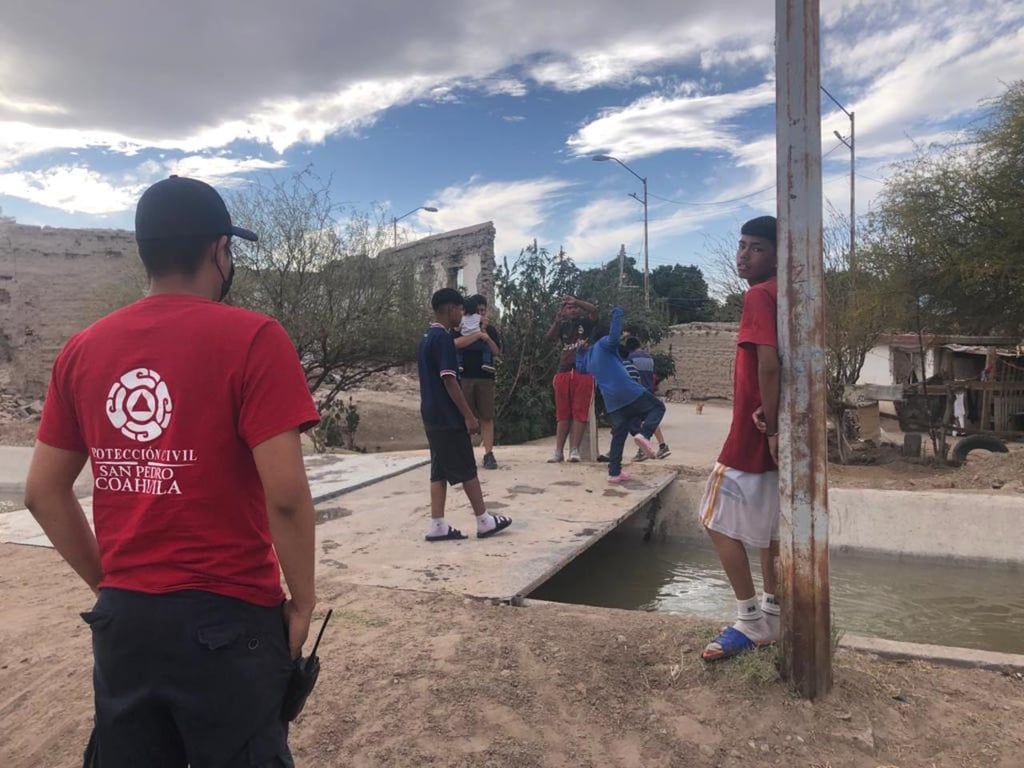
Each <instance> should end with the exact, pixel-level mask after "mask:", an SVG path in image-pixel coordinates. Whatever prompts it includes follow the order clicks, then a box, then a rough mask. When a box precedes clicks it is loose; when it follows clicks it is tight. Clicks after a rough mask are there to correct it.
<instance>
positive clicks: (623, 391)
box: [576, 307, 665, 483]
mask: <svg viewBox="0 0 1024 768" xmlns="http://www.w3.org/2000/svg"><path fill="white" fill-rule="evenodd" d="M624 314H625V312H624V311H623V309H622V307H615V309H613V310H612V323H611V328H610V329H609V332H608V335H606V336H601V337H600V338H598V339H597V340H596V341H595V342H594V343H592V344H589V345H587V346H586V347H584V348H582V349H580V350H579V351H577V353H576V370H577V371H578V372H579V373H589V374H593V376H594V379H595V380H596V381H597V386H598V387H599V388H600V389H601V396H602V397H603V398H604V404H605V408H606V409H607V410H608V418H609V419H611V422H612V445H611V448H610V449H609V451H608V482H610V483H624V482H626V481H627V480H629V475H627V474H626V473H625V472H623V471H622V451H623V448H624V447H625V445H626V437H627V436H628V435H629V433H630V431H635V432H636V435H635V436H634V437H633V439H634V440H635V441H636V444H637V445H638V446H639V447H640V450H642V451H643V452H644V453H645V454H647V456H648V457H650V458H654V457H655V456H656V455H657V451H656V450H655V448H654V444H653V443H651V436H652V435H653V434H654V430H656V429H657V428H658V425H659V424H660V423H661V419H662V417H663V416H664V415H665V405H664V403H662V402H661V401H660V400H658V398H656V397H655V396H654V395H652V394H651V393H650V392H648V391H647V390H646V389H644V387H643V386H641V385H640V384H637V383H636V382H635V381H633V380H632V379H631V378H630V377H629V373H627V372H626V367H625V366H624V365H623V364H622V357H621V355H620V354H619V339H620V337H621V335H622V317H623V315H624ZM595 336H597V334H595ZM631 425H632V427H633V429H632V430H631V429H630V427H631Z"/></svg>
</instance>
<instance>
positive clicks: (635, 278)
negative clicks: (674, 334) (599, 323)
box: [579, 257, 669, 344]
mask: <svg viewBox="0 0 1024 768" xmlns="http://www.w3.org/2000/svg"><path fill="white" fill-rule="evenodd" d="M579 296H580V298H583V299H586V300H587V301H592V302H594V303H595V304H597V306H598V311H599V312H600V314H601V320H603V321H604V322H610V321H611V311H612V309H613V308H614V307H616V306H619V307H622V308H623V309H624V310H625V311H626V321H625V322H626V329H627V330H628V331H629V332H630V333H632V334H633V335H635V336H637V337H638V338H639V339H640V340H641V341H643V342H644V343H651V344H655V343H657V342H658V341H660V340H661V338H662V337H663V336H664V335H665V332H666V331H667V330H668V325H669V315H668V303H667V302H665V301H662V300H659V299H658V298H657V297H656V296H654V295H653V292H652V297H651V306H650V307H648V306H647V305H646V304H645V302H644V292H643V273H642V272H640V270H638V269H637V268H636V260H635V259H633V258H632V257H628V258H626V259H625V261H624V269H623V280H622V282H621V283H620V282H619V262H618V259H613V260H612V261H609V262H608V263H607V264H605V265H604V266H601V267H592V268H591V269H587V270H584V271H582V272H580V275H579Z"/></svg>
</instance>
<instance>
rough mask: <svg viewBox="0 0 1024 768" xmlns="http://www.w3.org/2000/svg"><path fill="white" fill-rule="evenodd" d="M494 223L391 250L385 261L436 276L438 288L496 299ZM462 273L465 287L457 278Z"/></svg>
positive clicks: (435, 281)
mask: <svg viewBox="0 0 1024 768" xmlns="http://www.w3.org/2000/svg"><path fill="white" fill-rule="evenodd" d="M494 236H495V230H494V224H493V223H492V222H490V221H487V222H484V223H483V224H476V225H474V226H471V227H463V228H462V229H453V230H450V231H448V232H442V233H441V234H438V235H431V236H430V237H424V238H421V239H419V240H414V241H413V242H411V243H405V244H403V245H399V246H398V247H397V248H388V249H386V250H384V251H382V252H381V254H380V257H381V258H397V259H401V260H402V261H403V262H405V263H409V264H415V265H417V266H418V267H419V268H423V267H426V268H428V269H430V270H431V271H432V272H433V273H434V279H433V282H434V288H435V290H436V289H437V288H459V287H462V288H465V289H466V291H467V293H470V294H474V293H479V294H482V295H483V296H486V297H487V298H488V299H491V300H493V298H494V269H495V260H494ZM460 272H461V278H462V282H461V285H460V284H459V282H458V280H457V275H458V274H459V273H460Z"/></svg>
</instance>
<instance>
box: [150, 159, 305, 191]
mask: <svg viewBox="0 0 1024 768" xmlns="http://www.w3.org/2000/svg"><path fill="white" fill-rule="evenodd" d="M283 167H285V162H284V161H283V160H263V159H261V158H258V157H225V156H215V157H205V156H203V155H189V156H188V157H182V158H180V159H178V160H171V161H168V162H166V163H165V164H164V168H165V169H166V172H167V175H170V174H177V175H178V176H188V177H191V178H196V179H202V180H203V181H205V182H206V183H207V184H212V185H214V186H217V187H232V186H237V185H239V184H241V183H242V182H243V181H244V180H243V179H242V178H241V175H242V174H246V173H253V172H254V171H271V170H275V169H277V168H283Z"/></svg>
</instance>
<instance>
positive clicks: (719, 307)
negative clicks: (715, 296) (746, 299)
mask: <svg viewBox="0 0 1024 768" xmlns="http://www.w3.org/2000/svg"><path fill="white" fill-rule="evenodd" d="M742 314H743V294H742V293H730V294H727V295H726V296H725V298H724V299H723V300H722V301H721V302H719V303H716V304H715V307H714V309H713V310H712V315H711V319H712V320H714V321H715V322H716V323H738V322H739V321H740V316H741V315H742Z"/></svg>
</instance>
